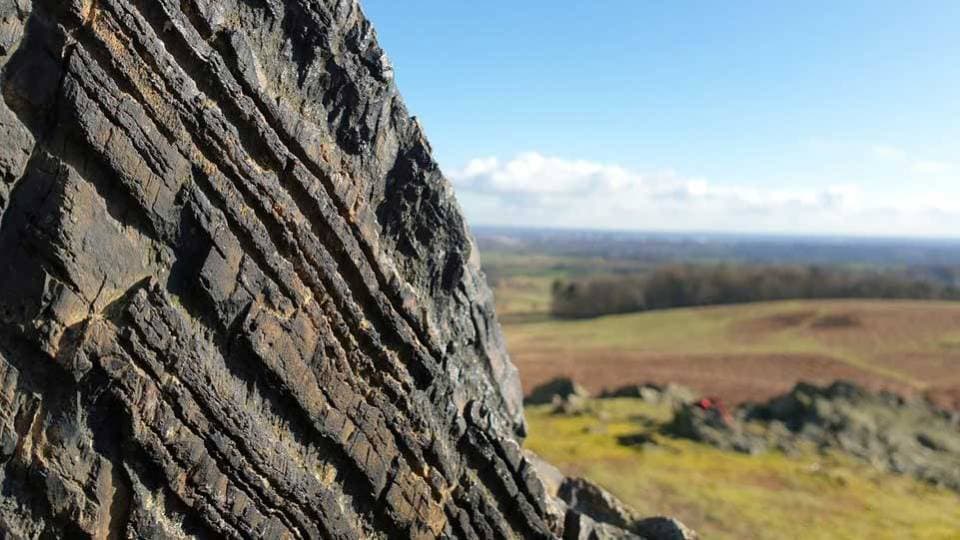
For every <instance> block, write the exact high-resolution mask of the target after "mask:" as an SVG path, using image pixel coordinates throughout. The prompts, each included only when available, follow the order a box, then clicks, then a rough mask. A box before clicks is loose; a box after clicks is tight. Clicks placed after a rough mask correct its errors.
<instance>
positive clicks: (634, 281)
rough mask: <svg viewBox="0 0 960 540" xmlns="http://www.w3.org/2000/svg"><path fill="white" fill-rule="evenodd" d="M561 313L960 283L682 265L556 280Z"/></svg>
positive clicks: (907, 295)
mask: <svg viewBox="0 0 960 540" xmlns="http://www.w3.org/2000/svg"><path fill="white" fill-rule="evenodd" d="M552 295H553V298H552V306H551V310H552V313H553V315H554V316H556V317H561V318H585V317H597V316H600V315H611V314H617V313H631V312H636V311H647V310H655V309H669V308H678V307H692V306H712V305H722V304H741V303H746V302H761V301H768V300H800V299H816V298H878V299H915V300H935V299H940V300H958V299H960V289H958V288H957V287H953V286H948V285H943V284H938V283H935V282H933V281H930V280H921V279H916V278H911V277H910V276H908V275H906V274H903V273H897V272H893V271H890V272H880V271H855V270H846V269H839V268H828V267H822V266H768V265H765V266H746V265H678V266H665V267H661V268H658V269H655V270H653V271H651V272H650V273H647V274H643V275H611V276H592V277H585V278H578V279H572V280H557V281H555V282H554V283H553V289H552Z"/></svg>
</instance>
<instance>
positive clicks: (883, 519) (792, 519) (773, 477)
mask: <svg viewBox="0 0 960 540" xmlns="http://www.w3.org/2000/svg"><path fill="white" fill-rule="evenodd" d="M590 408H591V409H590V412H589V413H588V414H584V415H581V416H556V415H552V414H550V412H549V411H548V407H529V408H528V409H527V419H528V421H529V424H530V437H529V438H528V440H527V447H528V448H530V449H531V450H533V451H534V452H536V453H538V454H540V455H541V456H543V457H545V458H546V459H547V460H549V461H551V462H552V463H554V464H557V465H558V466H559V467H560V468H561V469H562V470H564V472H565V473H567V474H570V475H577V476H584V477H587V478H589V479H591V480H592V481H594V482H597V483H598V484H600V485H602V486H604V487H606V488H607V489H609V490H610V491H612V492H613V493H614V494H615V495H617V496H618V497H620V498H621V499H622V500H623V501H624V502H626V503H627V504H629V505H630V506H632V507H633V508H635V509H636V510H637V511H639V512H640V513H641V514H643V515H661V514H667V515H673V516H676V517H678V518H680V519H681V520H682V521H684V522H685V523H687V524H688V525H690V526H692V527H694V528H696V529H697V530H698V531H699V532H700V533H701V534H702V535H703V537H704V538H709V539H743V538H756V539H785V538H804V539H817V538H831V539H833V538H837V539H863V538H871V539H886V538H889V539H903V538H931V539H933V538H943V539H948V538H949V539H957V538H960V496H958V495H957V494H956V493H954V492H952V491H948V490H945V489H940V488H934V487H931V486H929V485H926V484H923V483H921V482H919V481H917V480H914V479H912V478H909V477H904V476H896V475H892V474H887V473H882V472H879V471H877V470H875V469H873V468H871V467H869V466H867V465H864V464H861V463H859V462H855V461H853V460H852V459H850V458H846V457H843V456H839V455H826V456H824V455H821V454H819V453H817V452H814V451H813V450H806V451H803V452H801V453H800V454H799V455H797V456H790V457H788V456H786V455H784V454H782V453H779V452H771V453H767V454H762V455H759V456H747V455H742V454H736V453H730V452H724V451H720V450H717V449H714V448H712V447H708V446H705V445H702V444H698V443H694V442H691V441H685V440H678V439H672V438H669V437H666V436H663V435H660V434H659V433H658V426H659V424H660V423H662V422H664V421H666V420H667V419H668V418H669V416H670V414H671V413H670V411H668V410H665V409H664V408H661V407H655V406H651V405H648V404H645V403H643V402H641V401H639V400H633V399H615V400H596V401H591V402H590ZM638 434H640V435H644V436H646V437H649V438H650V439H651V440H652V441H653V442H654V444H647V445H633V446H627V445H623V444H621V443H620V442H618V438H619V437H623V436H636V435H638Z"/></svg>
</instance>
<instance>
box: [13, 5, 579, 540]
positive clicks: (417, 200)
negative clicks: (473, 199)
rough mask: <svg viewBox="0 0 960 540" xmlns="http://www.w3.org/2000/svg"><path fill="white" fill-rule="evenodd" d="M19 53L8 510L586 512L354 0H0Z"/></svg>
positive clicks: (523, 527)
mask: <svg viewBox="0 0 960 540" xmlns="http://www.w3.org/2000/svg"><path fill="white" fill-rule="evenodd" d="M0 69H2V71H0V85H2V94H3V100H2V103H0V141H2V145H0V220H2V221H0V461H2V472H0V479H2V486H0V487H2V489H0V529H2V531H3V532H4V533H5V534H3V535H0V536H5V537H6V536H9V537H14V538H19V537H25V538H36V537H95V538H126V537H147V538H184V537H190V538H193V537H198V538H203V537H210V538H217V537H239V538H363V537H388V536H389V537H438V536H455V537H473V538H497V537H529V538H536V537H552V536H558V535H562V534H564V524H565V522H568V521H570V519H569V516H567V515H566V514H565V512H566V510H564V509H562V503H561V504H559V506H558V503H557V501H555V500H553V499H552V498H551V496H550V495H548V494H546V493H545V491H544V487H543V483H542V482H541V480H540V478H539V477H538V475H537V473H536V467H535V466H534V465H533V464H532V461H530V460H529V459H528V458H527V457H525V456H524V454H523V453H522V452H521V451H520V448H519V446H518V444H517V440H518V437H520V436H522V434H523V418H522V403H521V394H520V387H519V384H518V380H517V373H516V370H515V369H514V368H513V367H512V365H511V364H510V362H509V359H508V357H507V355H506V353H505V350H504V346H503V342H502V338H501V335H500V332H499V328H498V326H497V324H496V320H495V317H494V313H493V307H492V302H491V296H490V293H489V291H488V289H487V287H486V285H484V283H483V280H482V276H481V274H480V270H479V267H478V263H477V260H478V259H477V253H476V250H475V249H474V248H473V246H472V245H471V240H470V237H469V235H468V233H467V231H466V228H465V225H464V223H463V219H462V217H461V214H460V212H459V209H458V207H457V205H456V202H455V201H454V199H453V196H452V192H451V188H450V185H449V184H448V182H447V181H446V180H445V179H444V178H443V176H442V175H441V173H440V171H439V169H438V167H437V165H436V163H435V162H434V161H433V159H432V158H431V155H430V148H429V145H428V143H427V142H426V140H425V138H424V136H423V134H422V132H421V129H420V127H419V125H418V124H417V122H416V120H415V119H412V118H410V116H409V114H408V112H407V111H406V109H405V108H404V105H403V103H402V102H401V100H400V98H399V96H398V94H397V91H396V90H395V88H394V85H393V81H392V70H391V67H390V65H389V63H388V61H387V60H386V58H385V56H384V54H383V52H382V51H381V49H380V48H379V46H378V45H377V43H376V41H375V36H374V32H373V30H372V28H371V27H370V24H369V22H368V21H367V20H366V19H365V17H364V16H363V14H362V12H361V10H360V8H359V6H358V4H357V3H356V2H355V1H353V0H285V1H284V0H0ZM558 508H561V509H558ZM570 512H573V511H572V510H571V511H570ZM578 530H579V529H578ZM581 532H582V531H581ZM578 534H580V532H578ZM585 534H589V531H587V532H586V533H585Z"/></svg>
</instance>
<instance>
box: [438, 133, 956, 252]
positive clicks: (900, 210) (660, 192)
mask: <svg viewBox="0 0 960 540" xmlns="http://www.w3.org/2000/svg"><path fill="white" fill-rule="evenodd" d="M875 153H876V155H878V156H881V157H884V158H887V159H892V160H909V158H908V157H907V156H906V155H904V154H902V153H901V151H899V150H897V149H894V148H889V147H877V148H876V149H875ZM909 167H910V168H912V169H914V172H915V173H917V174H942V173H945V172H947V171H949V170H951V168H952V167H951V165H950V164H946V163H939V162H932V161H928V162H925V161H920V160H916V161H910V163H909ZM449 176H450V177H451V179H452V180H453V182H454V185H455V187H456V188H457V192H458V194H459V196H460V199H461V201H462V203H463V205H464V207H465V209H466V211H467V214H468V216H469V217H470V218H471V220H472V221H473V222H474V223H481V224H502V225H524V226H546V227H557V226H559V227H589V228H594V227H599V228H617V229H653V230H697V231H739V232H744V231H756V232H794V233H826V234H881V235H904V234H915V235H936V236H940V235H942V234H941V233H942V232H943V230H944V227H945V226H948V223H947V222H948V218H949V219H953V220H954V222H955V223H956V225H957V226H958V229H957V232H958V233H960V208H951V207H950V204H945V200H946V199H945V198H944V197H942V196H938V195H937V194H935V193H934V194H930V193H916V194H914V195H913V196H911V197H910V198H909V200H905V199H903V198H892V199H891V200H887V201H884V200H882V197H877V196H876V194H875V193H870V192H868V191H867V190H865V189H864V187H863V186H860V185H857V184H855V183H836V184H828V185H826V186H825V187H819V188H816V189H804V188H803V187H802V186H801V187H797V188H796V189H782V188H757V187H751V186H744V185H732V184H719V183H714V182H710V181H709V180H707V179H705V178H695V177H684V176H682V175H680V174H678V173H676V172H675V171H671V170H666V171H652V172H639V171H634V170H630V169H628V168H625V167H622V166H619V165H616V164H608V163H597V162H593V161H587V160H571V159H564V158H559V157H551V156H545V155H543V154H540V153H537V152H527V153H523V154H519V155H517V156H516V157H514V158H512V159H508V160H502V159H499V158H496V157H487V158H478V159H474V160H471V161H469V162H468V163H467V164H466V166H464V167H463V168H462V169H460V170H455V171H452V172H451V174H450V175H449Z"/></svg>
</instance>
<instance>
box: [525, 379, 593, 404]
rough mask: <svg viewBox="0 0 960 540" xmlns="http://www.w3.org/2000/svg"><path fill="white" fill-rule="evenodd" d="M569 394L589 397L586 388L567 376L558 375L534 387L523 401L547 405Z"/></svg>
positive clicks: (567, 396) (563, 398)
mask: <svg viewBox="0 0 960 540" xmlns="http://www.w3.org/2000/svg"><path fill="white" fill-rule="evenodd" d="M570 396H577V397H580V398H589V397H590V393H589V392H588V391H587V389H586V388H584V387H583V386H581V385H580V384H579V383H577V382H575V381H574V380H573V379H570V378H568V377H558V378H556V379H553V380H550V381H547V382H545V383H543V384H541V385H540V386H537V387H536V388H534V389H533V390H532V391H531V392H530V394H529V395H527V399H526V400H525V402H526V403H527V404H528V405H549V404H552V403H556V402H557V401H558V400H565V399H567V398H569V397H570Z"/></svg>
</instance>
